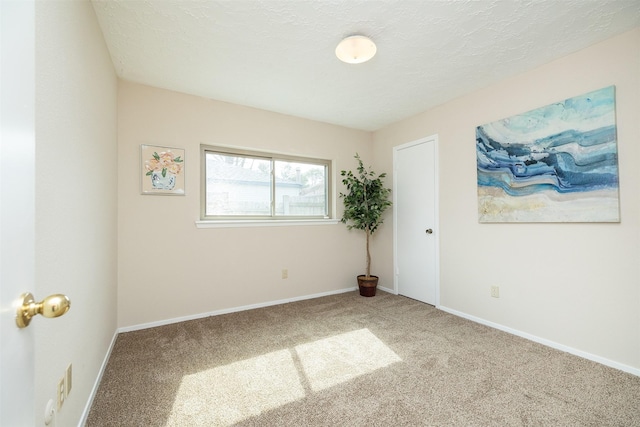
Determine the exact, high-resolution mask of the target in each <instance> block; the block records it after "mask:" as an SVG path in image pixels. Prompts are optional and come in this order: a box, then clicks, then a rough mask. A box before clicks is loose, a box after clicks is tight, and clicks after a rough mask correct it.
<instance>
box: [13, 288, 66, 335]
mask: <svg viewBox="0 0 640 427" xmlns="http://www.w3.org/2000/svg"><path fill="white" fill-rule="evenodd" d="M20 298H21V299H22V305H21V306H19V307H18V309H17V310H16V324H17V325H18V328H26V327H27V326H29V323H30V322H31V318H32V317H33V316H35V315H36V314H42V315H43V316H44V317H48V318H53V317H60V316H62V315H63V314H65V313H66V312H67V311H69V308H71V301H70V300H69V298H68V297H67V296H66V295H62V294H54V295H49V296H48V297H46V298H45V299H43V300H42V301H41V302H35V300H34V299H33V295H32V294H31V293H30V292H26V293H24V294H22V295H20Z"/></svg>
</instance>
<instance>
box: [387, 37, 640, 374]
mask: <svg viewBox="0 0 640 427" xmlns="http://www.w3.org/2000/svg"><path fill="white" fill-rule="evenodd" d="M609 85H615V86H616V103H617V126H618V153H619V170H620V207H621V218H622V221H621V223H619V224H596V223H592V224H479V223H478V216H477V195H476V189H477V185H476V157H475V143H474V141H475V128H476V126H478V125H481V124H485V123H488V122H491V121H494V120H498V119H501V118H505V117H509V116H511V115H514V114H518V113H522V112H525V111H528V110H531V109H534V108H537V107H541V106H544V105H547V104H549V103H553V102H555V101H560V100H563V99H566V98H569V97H572V96H575V95H580V94H583V93H586V92H589V91H591V90H594V89H599V88H602V87H605V86H609ZM638 117H640V29H637V30H635V31H632V32H629V33H626V34H624V35H621V36H619V37H616V38H613V39H611V40H608V41H606V42H604V43H600V44H598V45H595V46H593V47H590V48H588V49H585V50H583V51H580V52H577V53H575V54H573V55H570V56H567V57H564V58H562V59H560V60H558V61H555V62H553V63H550V64H548V65H545V66H542V67H540V68H537V69H535V70H532V71H530V72H528V73H525V74H522V75H519V76H516V77H514V78H511V79H509V80H506V81H503V82H501V83H499V84H496V85H493V86H491V87H488V88H486V89H484V90H481V91H479V92H476V93H473V94H470V95H468V96H464V97H461V98H459V99H456V100H454V101H451V102H449V103H447V104H444V105H442V106H440V107H437V108H434V109H432V110H429V111H426V112H424V113H422V114H419V115H417V116H415V117H412V118H410V119H407V120H404V121H402V122H399V123H396V124H394V125H392V126H389V127H387V128H385V129H382V130H380V131H378V132H376V133H375V134H374V144H375V149H374V159H375V165H376V167H378V168H379V169H385V170H392V150H393V147H394V146H397V145H400V144H403V143H406V142H410V141H414V140H417V139H420V138H422V137H426V136H429V135H434V134H437V135H438V136H439V165H440V174H439V179H440V187H439V188H440V190H439V191H440V200H439V215H440V230H438V232H439V233H440V260H441V262H440V276H441V280H440V291H441V300H440V303H441V305H442V306H443V308H447V309H450V310H455V311H456V312H459V313H461V314H464V315H467V316H472V317H475V318H476V319H480V320H483V321H487V322H493V323H495V324H497V325H501V326H503V327H506V328H509V329H511V330H514V331H518V332H521V333H524V334H528V335H530V336H534V337H538V338H541V339H542V340H546V341H548V342H552V343H557V344H559V345H560V346H565V347H568V348H570V349H573V350H577V351H578V352H585V353H588V354H589V355H592V356H595V358H596V359H598V358H601V359H603V360H604V361H611V362H614V363H613V364H614V365H615V364H621V365H625V366H627V367H633V368H635V372H636V373H640V169H639V168H638V167H637V163H638V160H640V144H639V142H640V126H639V123H640V122H639V120H638ZM391 178H392V177H391ZM378 237H379V239H378V240H377V242H376V247H375V254H376V256H377V257H378V258H379V259H382V260H384V264H383V265H381V266H380V267H381V271H380V273H381V274H382V275H384V276H387V277H391V275H392V272H393V260H392V239H393V237H392V233H391V227H387V228H386V229H385V230H384V231H383V232H382V233H381V235H380V236H378ZM491 285H499V286H500V298H499V299H495V298H491V297H490V293H489V289H490V286H491Z"/></svg>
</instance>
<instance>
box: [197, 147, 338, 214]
mask: <svg viewBox="0 0 640 427" xmlns="http://www.w3.org/2000/svg"><path fill="white" fill-rule="evenodd" d="M201 156H202V159H203V160H202V162H203V163H202V175H203V185H202V188H203V191H202V196H201V205H202V206H201V217H202V219H204V220H207V219H258V220H262V219H275V220H277V219H319V218H329V213H330V212H331V206H330V202H329V201H330V197H329V188H331V181H330V179H331V178H330V177H331V161H329V160H320V159H310V158H304V157H295V156H285V155H276V154H270V153H262V152H253V151H246V150H236V149H231V148H222V147H212V146H205V145H203V146H201Z"/></svg>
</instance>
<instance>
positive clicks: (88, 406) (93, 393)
mask: <svg viewBox="0 0 640 427" xmlns="http://www.w3.org/2000/svg"><path fill="white" fill-rule="evenodd" d="M117 338H118V331H115V332H114V334H113V338H111V344H109V348H108V349H107V354H105V356H104V359H103V360H102V365H101V366H100V370H99V371H98V376H97V377H96V380H95V381H94V383H93V388H92V389H91V393H90V394H89V399H87V404H86V405H85V407H84V411H83V412H82V417H81V418H80V422H79V423H78V427H82V426H84V425H85V424H86V422H87V417H88V416H89V412H90V411H91V406H92V405H93V400H94V399H95V397H96V393H97V392H98V387H100V382H101V381H102V375H103V374H104V371H105V369H106V368H107V363H109V358H110V357H111V352H112V351H113V346H114V345H115V344H116V339H117Z"/></svg>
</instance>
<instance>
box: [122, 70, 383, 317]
mask: <svg viewBox="0 0 640 427" xmlns="http://www.w3.org/2000/svg"><path fill="white" fill-rule="evenodd" d="M118 127H119V130H118V141H119V142H118V144H119V145H118V150H119V153H118V163H119V166H118V182H119V191H118V202H119V213H118V221H119V231H118V266H119V278H118V283H119V285H118V324H119V326H120V327H124V328H127V327H138V326H140V325H148V324H150V323H152V324H153V323H158V322H160V323H162V322H165V321H171V320H172V319H179V318H183V317H190V316H197V315H199V314H204V313H211V312H216V311H219V310H229V309H234V308H238V307H244V306H248V305H254V304H264V303H269V302H272V301H279V300H287V299H293V298H299V297H304V296H308V295H315V294H319V293H325V292H333V291H338V290H341V289H346V288H352V287H354V286H355V285H356V281H355V276H356V275H357V274H360V273H362V271H363V269H364V235H362V236H361V235H359V234H357V233H356V231H352V232H348V231H347V230H346V227H345V226H344V225H343V224H334V225H316V226H291V227H288V226H286V227H249V228H217V229H197V228H196V226H195V221H196V220H198V219H199V212H200V160H199V157H200V153H199V147H200V144H201V143H205V144H212V145H231V146H239V147H250V148H252V149H256V150H267V151H276V152H281V153H290V154H296V155H301V156H309V157H318V158H326V159H331V160H334V162H335V165H336V167H335V170H334V174H335V175H336V178H337V175H338V172H339V171H340V170H341V169H347V168H353V167H354V166H355V159H353V155H354V154H355V153H356V152H359V153H360V154H361V155H362V157H363V158H364V159H365V160H366V159H369V161H370V159H371V157H372V156H371V152H372V144H371V134H370V133H369V132H362V131H356V130H351V129H346V128H343V127H338V126H333V125H328V124H323V123H318V122H314V121H310V120H304V119H299V118H294V117H290V116H285V115H281V114H276V113H271V112H267V111H262V110H256V109H252V108H247V107H242V106H238V105H233V104H227V103H224V102H218V101H212V100H207V99H204V98H199V97H195V96H190V95H185V94H180V93H176V92H171V91H166V90H162V89H157V88H152V87H148V86H143V85H139V84H135V83H130V82H124V81H121V82H120V83H119V96H118ZM140 144H153V145H160V146H168V147H177V148H183V149H185V150H186V154H185V159H186V161H185V164H186V166H185V170H186V177H185V178H186V182H185V187H186V195H185V196H158V195H141V194H140ZM339 211H340V212H341V210H339ZM285 268H286V269H288V270H289V278H288V279H282V278H281V271H282V269H285Z"/></svg>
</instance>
